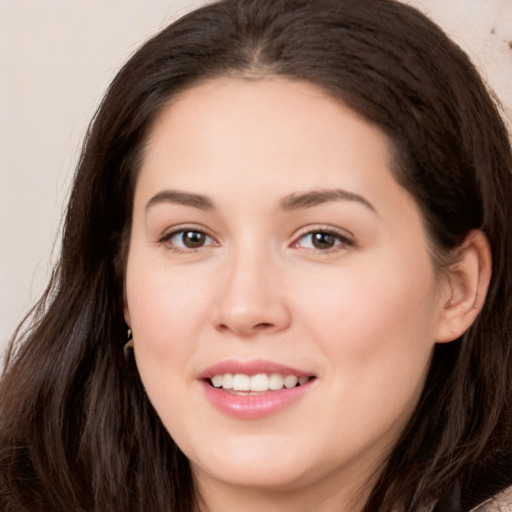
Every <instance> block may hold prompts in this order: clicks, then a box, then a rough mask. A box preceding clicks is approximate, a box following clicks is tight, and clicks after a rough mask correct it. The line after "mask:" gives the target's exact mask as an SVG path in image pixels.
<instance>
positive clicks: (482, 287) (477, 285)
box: [436, 230, 492, 343]
mask: <svg viewBox="0 0 512 512" xmlns="http://www.w3.org/2000/svg"><path fill="white" fill-rule="evenodd" d="M491 272H492V256H491V248H490V245H489V241H488V240H487V237H486V236H485V234H484V233H483V232H482V231H480V230H474V231H471V232H470V233H469V234H468V236H467V237H466V239H465V240H464V242H463V244H462V245H461V246H460V247H459V249H458V250H457V260H456V261H455V262H454V263H453V264H451V265H449V267H448V268H447V269H445V270H443V273H444V275H443V279H444V280H445V282H444V286H443V287H444V289H445V290H446V293H444V294H443V302H444V303H443V304H442V307H443V309H442V311H441V316H440V318H439V324H438V326H437V332H436V341H437V342H438V343H446V342H449V341H453V340H455V339H457V338H458V337H460V336H462V334H464V332H465V331H466V330H467V329H468V328H469V327H470V326H471V324H472V323H473V322H474V321H475V319H476V317H477V316H478V313H480V311H481V309H482V307H483V305H484V302H485V298H486V296H487V289H488V288H489V282H490V280H491Z"/></svg>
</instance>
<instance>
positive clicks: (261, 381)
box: [251, 373, 268, 391]
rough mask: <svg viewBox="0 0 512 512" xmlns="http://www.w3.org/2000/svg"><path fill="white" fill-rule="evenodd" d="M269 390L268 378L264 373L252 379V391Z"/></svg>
mask: <svg viewBox="0 0 512 512" xmlns="http://www.w3.org/2000/svg"><path fill="white" fill-rule="evenodd" d="M267 390H268V376H267V375H265V374H264V373H259V374H258V375H253V376H252V377H251V391H267Z"/></svg>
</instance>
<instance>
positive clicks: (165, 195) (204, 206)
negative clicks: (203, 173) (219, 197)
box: [146, 190, 213, 211]
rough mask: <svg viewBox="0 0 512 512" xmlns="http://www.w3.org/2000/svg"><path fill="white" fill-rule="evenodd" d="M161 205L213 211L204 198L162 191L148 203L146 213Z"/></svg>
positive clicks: (211, 205)
mask: <svg viewBox="0 0 512 512" xmlns="http://www.w3.org/2000/svg"><path fill="white" fill-rule="evenodd" d="M161 203H174V204H181V205H183V206H191V207H192V208H198V209H199V210H213V203H212V202H211V201H210V199H208V198H207V197H206V196H203V195H201V194H192V193H190V192H180V191H178V190H163V191H162V192H159V193H158V194H156V195H154V196H153V197H152V198H151V199H150V200H149V201H148V203H147V204H146V211H147V210H148V209H149V208H151V207H152V206H155V205H157V204H161Z"/></svg>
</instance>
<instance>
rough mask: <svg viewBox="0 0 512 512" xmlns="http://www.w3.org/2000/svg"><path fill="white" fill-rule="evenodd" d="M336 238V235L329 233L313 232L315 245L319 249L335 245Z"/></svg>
mask: <svg viewBox="0 0 512 512" xmlns="http://www.w3.org/2000/svg"><path fill="white" fill-rule="evenodd" d="M335 243H336V239H335V237H334V235H331V234H329V233H314V234H313V245H314V246H315V247H316V248H317V249H329V248H331V247H334V244H335Z"/></svg>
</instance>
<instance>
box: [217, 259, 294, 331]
mask: <svg viewBox="0 0 512 512" xmlns="http://www.w3.org/2000/svg"><path fill="white" fill-rule="evenodd" d="M248 252H251V253H252V254H247V253H248ZM226 266H227V272H226V273H223V275H222V278H223V285H222V286H221V290H222V293H221V294H220V296H219V300H218V303H217V306H216V310H215V315H214V323H215V327H216V329H218V330H220V331H224V332H231V333H233V334H235V335H237V336H240V337H246V338H250V337H254V336H256V335H258V334H262V333H267V334H270V333H277V332H280V331H283V330H285V329H287V328H288V327H289V325H290V322H291V314H290V310H289V308H288V306H287V301H286V296H285V290H284V289H283V286H282V282H281V279H280V275H282V273H280V272H279V268H278V265H277V264H276V262H275V261H273V260H272V258H268V257H266V256H265V255H261V254H260V255H258V254H256V253H255V252H254V251H241V253H240V254H238V255H236V256H234V257H233V258H231V259H230V261H229V262H226Z"/></svg>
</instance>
